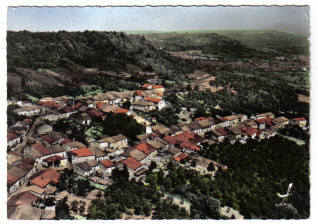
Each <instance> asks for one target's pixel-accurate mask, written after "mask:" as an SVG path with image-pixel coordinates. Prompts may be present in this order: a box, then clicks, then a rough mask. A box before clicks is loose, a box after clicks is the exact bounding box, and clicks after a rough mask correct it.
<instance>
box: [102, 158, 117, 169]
mask: <svg viewBox="0 0 318 224" xmlns="http://www.w3.org/2000/svg"><path fill="white" fill-rule="evenodd" d="M100 163H101V164H102V165H103V166H104V167H105V168H110V167H113V166H114V164H113V162H112V161H110V159H104V160H103V161H101V162H100Z"/></svg>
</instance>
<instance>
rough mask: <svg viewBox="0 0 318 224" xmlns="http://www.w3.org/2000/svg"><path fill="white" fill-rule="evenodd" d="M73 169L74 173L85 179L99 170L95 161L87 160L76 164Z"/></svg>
mask: <svg viewBox="0 0 318 224" xmlns="http://www.w3.org/2000/svg"><path fill="white" fill-rule="evenodd" d="M73 167H74V171H75V172H76V173H78V174H79V175H81V176H84V177H87V176H90V175H91V174H92V173H94V172H96V171H97V170H99V163H97V162H96V161H95V160H89V161H84V162H80V163H76V164H75V165H74V166H73Z"/></svg>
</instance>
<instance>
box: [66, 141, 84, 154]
mask: <svg viewBox="0 0 318 224" xmlns="http://www.w3.org/2000/svg"><path fill="white" fill-rule="evenodd" d="M61 145H62V146H63V148H64V149H65V151H66V152H70V151H73V150H74V149H79V148H85V147H86V145H84V144H83V143H81V142H78V141H74V142H72V141H70V140H68V139H64V140H63V141H62V142H61Z"/></svg>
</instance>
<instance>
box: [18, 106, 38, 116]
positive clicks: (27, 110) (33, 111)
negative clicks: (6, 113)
mask: <svg viewBox="0 0 318 224" xmlns="http://www.w3.org/2000/svg"><path fill="white" fill-rule="evenodd" d="M13 112H15V113H16V114H18V115H23V116H33V115H38V114H40V113H41V112H42V108H41V107H40V106H37V105H31V106H27V107H23V108H18V109H15V110H14V111H13Z"/></svg>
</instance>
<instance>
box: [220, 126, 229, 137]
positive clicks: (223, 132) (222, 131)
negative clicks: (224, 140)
mask: <svg viewBox="0 0 318 224" xmlns="http://www.w3.org/2000/svg"><path fill="white" fill-rule="evenodd" d="M217 131H218V132H220V133H221V134H222V135H224V136H227V135H228V133H227V131H225V129H224V128H218V129H217Z"/></svg>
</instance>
